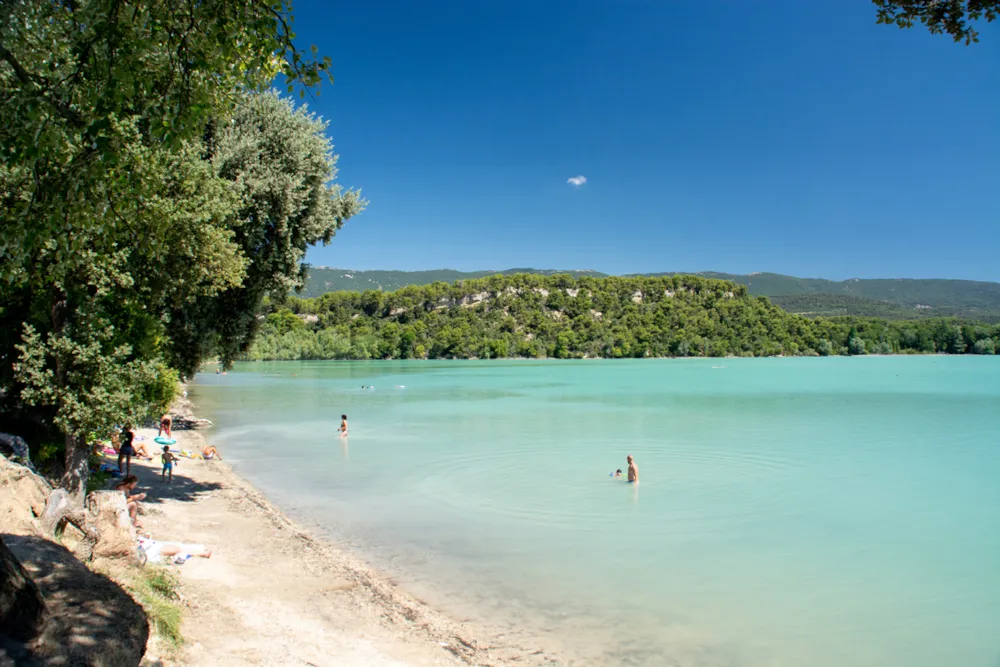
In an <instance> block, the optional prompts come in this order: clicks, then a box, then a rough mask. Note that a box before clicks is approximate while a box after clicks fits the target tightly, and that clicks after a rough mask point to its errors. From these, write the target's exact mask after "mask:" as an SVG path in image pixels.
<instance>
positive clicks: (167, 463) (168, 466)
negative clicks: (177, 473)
mask: <svg viewBox="0 0 1000 667" xmlns="http://www.w3.org/2000/svg"><path fill="white" fill-rule="evenodd" d="M160 460H161V461H163V472H162V473H160V479H161V480H163V479H169V481H170V483H173V481H174V462H175V461H179V460H180V459H178V458H177V457H176V456H174V455H173V454H172V453H171V452H170V445H163V455H162V456H160Z"/></svg>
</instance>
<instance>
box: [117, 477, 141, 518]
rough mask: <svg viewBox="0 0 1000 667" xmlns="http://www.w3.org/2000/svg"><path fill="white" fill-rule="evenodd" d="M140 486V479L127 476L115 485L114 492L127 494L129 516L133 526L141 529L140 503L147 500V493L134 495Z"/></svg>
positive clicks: (126, 502) (126, 503) (126, 501)
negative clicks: (139, 518) (136, 488)
mask: <svg viewBox="0 0 1000 667" xmlns="http://www.w3.org/2000/svg"><path fill="white" fill-rule="evenodd" d="M138 484H139V478H137V477H136V476H135V475H126V476H125V478H124V479H122V480H121V481H120V482H118V483H117V484H115V486H114V490H115V491H121V492H122V493H123V494H125V505H126V506H127V507H128V516H129V518H130V519H131V520H132V525H133V526H135V527H136V528H139V527H140V525H139V520H138V516H139V501H140V500H145V499H146V494H145V493H132V492H133V491H135V487H136V486H137V485H138Z"/></svg>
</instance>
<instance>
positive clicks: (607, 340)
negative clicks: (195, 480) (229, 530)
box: [245, 274, 1000, 361]
mask: <svg viewBox="0 0 1000 667" xmlns="http://www.w3.org/2000/svg"><path fill="white" fill-rule="evenodd" d="M265 308H266V313H265V314H264V315H263V319H262V321H261V329H260V332H259V335H258V337H257V338H256V340H255V342H254V344H253V345H252V346H251V347H250V348H249V350H248V351H247V353H246V355H245V358H246V359H248V360H253V361H262V360H297V359H476V358H478V359H494V358H513V357H520V358H546V357H547V358H557V359H579V358H644V357H726V356H735V357H763V356H779V355H786V356H797V355H799V356H834V355H863V354H934V353H937V354H994V353H995V352H996V350H997V347H998V346H1000V324H990V323H985V322H979V321H974V320H965V319H958V318H922V319H914V320H886V319H882V318H875V317H827V318H824V317H815V318H809V317H805V316H802V315H795V314H791V313H788V312H787V311H785V310H783V309H781V308H780V307H778V306H776V305H774V304H773V303H771V301H770V300H769V299H767V298H766V297H760V296H753V295H751V294H750V293H749V292H748V290H747V288H746V287H745V286H743V285H739V284H736V283H734V282H730V281H725V280H715V279H710V278H703V277H700V276H684V275H675V276H660V277H603V278H591V277H574V276H572V275H568V274H565V275H554V276H544V275H537V274H516V275H495V276H490V277H488V278H481V279H475V280H463V281H458V282H456V283H454V284H446V283H434V284H431V285H424V286H408V287H404V288H402V289H399V290H396V291H393V292H382V291H375V290H369V291H366V292H347V291H341V292H331V293H328V294H324V295H323V296H320V297H317V298H313V299H301V298H296V297H292V298H290V299H288V300H286V301H284V302H281V303H280V304H279V303H275V304H267V305H266V306H265Z"/></svg>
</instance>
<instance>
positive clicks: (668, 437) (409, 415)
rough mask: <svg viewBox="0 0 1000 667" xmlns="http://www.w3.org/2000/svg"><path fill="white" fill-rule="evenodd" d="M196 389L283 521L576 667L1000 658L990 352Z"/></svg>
mask: <svg viewBox="0 0 1000 667" xmlns="http://www.w3.org/2000/svg"><path fill="white" fill-rule="evenodd" d="M362 385H374V387H375V388H374V390H362V389H361V387H362ZM397 385H402V386H405V388H397ZM190 395H191V398H192V400H193V401H194V402H195V403H196V405H197V406H198V412H199V416H205V417H208V418H210V419H212V420H213V421H214V422H215V428H214V429H212V430H211V431H209V432H208V433H207V435H208V437H209V441H210V442H212V443H213V444H216V445H218V446H219V448H220V450H221V451H222V452H223V455H224V456H225V457H226V460H227V462H231V463H232V464H233V466H234V468H235V469H236V470H237V471H238V472H240V473H241V474H242V475H244V476H245V477H247V479H249V480H250V481H251V482H253V483H254V484H255V485H256V486H257V487H258V488H260V489H261V490H262V491H264V492H265V493H266V494H267V495H268V496H269V497H270V498H271V499H272V500H274V501H275V502H276V503H277V504H278V505H279V506H281V507H282V508H284V509H285V510H286V511H288V512H289V514H290V515H292V516H293V517H295V518H296V519H298V520H301V521H303V522H305V523H308V524H310V525H313V526H316V527H318V528H319V530H320V532H322V533H324V534H326V535H328V536H330V537H332V538H334V539H338V540H342V541H344V542H346V543H347V544H348V545H349V546H351V547H352V548H355V549H358V550H359V551H361V553H362V554H363V555H365V556H366V557H367V558H369V559H370V560H371V561H372V562H373V563H374V564H375V565H377V566H379V567H381V568H383V569H384V570H386V571H387V572H389V573H390V574H392V575H394V576H396V577H398V578H399V579H400V580H401V581H402V583H403V585H404V587H405V588H407V589H410V590H412V591H414V593H415V594H418V595H420V597H422V598H423V599H426V600H428V602H431V603H432V604H434V605H435V606H437V607H439V608H443V609H444V610H446V611H449V612H450V613H453V614H455V615H458V616H462V617H468V618H471V619H473V620H474V621H478V622H482V623H487V624H492V625H499V626H501V627H508V628H510V632H511V636H516V637H523V638H525V640H526V641H527V640H536V639H537V641H539V642H541V645H543V646H546V647H551V648H554V649H555V650H557V652H559V653H560V654H561V655H564V656H566V657H567V660H568V662H567V664H572V665H636V666H654V665H656V666H661V665H676V666H682V667H695V666H697V667H807V666H808V667H942V666H944V665H948V666H951V665H954V666H956V667H959V666H960V667H998V666H1000V357H973V356H963V357H942V356H927V357H853V358H823V359H817V358H813V359H807V358H790V359H787V358H786V359H697V360H636V361H609V360H593V361H411V362H405V361H402V362H301V363H298V362H281V363H260V364H240V365H238V366H237V367H236V368H235V369H234V370H233V371H231V372H230V373H229V374H227V375H224V376H223V375H216V374H214V372H211V373H205V374H201V375H199V376H198V377H197V379H196V382H195V383H194V384H193V385H192V386H191V387H190ZM341 413H346V414H347V415H348V416H349V421H350V437H349V438H347V441H346V442H345V441H343V440H340V439H338V438H337V434H336V429H337V428H338V426H339V420H340V415H341ZM628 454H632V455H634V456H635V458H636V462H637V463H638V465H639V469H640V482H641V483H640V484H639V485H638V486H633V485H630V484H628V483H626V482H624V481H622V480H620V479H614V478H612V477H610V476H609V475H610V473H612V472H613V471H614V470H615V469H617V468H621V469H622V470H625V468H626V463H625V457H626V455H628ZM217 546H218V548H219V549H224V548H225V545H217Z"/></svg>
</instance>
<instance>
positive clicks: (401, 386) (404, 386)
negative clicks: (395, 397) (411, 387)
mask: <svg viewBox="0 0 1000 667" xmlns="http://www.w3.org/2000/svg"><path fill="white" fill-rule="evenodd" d="M396 389H406V385H405V384H397V385H396Z"/></svg>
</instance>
